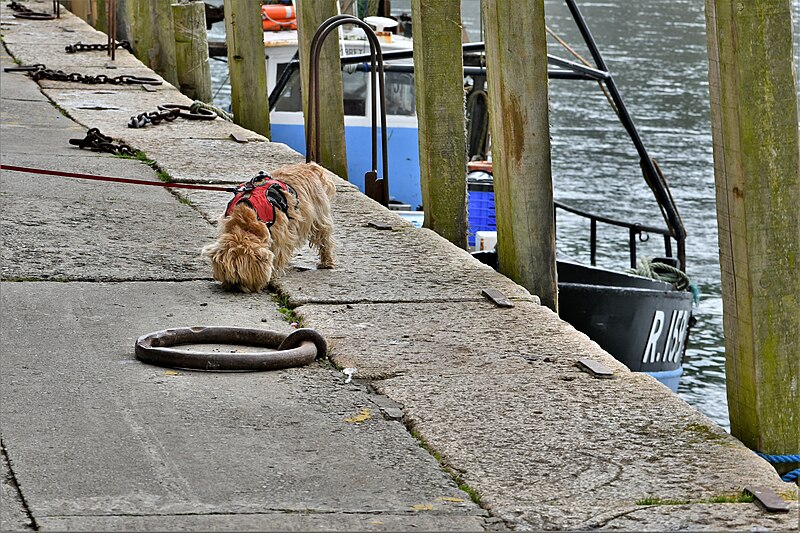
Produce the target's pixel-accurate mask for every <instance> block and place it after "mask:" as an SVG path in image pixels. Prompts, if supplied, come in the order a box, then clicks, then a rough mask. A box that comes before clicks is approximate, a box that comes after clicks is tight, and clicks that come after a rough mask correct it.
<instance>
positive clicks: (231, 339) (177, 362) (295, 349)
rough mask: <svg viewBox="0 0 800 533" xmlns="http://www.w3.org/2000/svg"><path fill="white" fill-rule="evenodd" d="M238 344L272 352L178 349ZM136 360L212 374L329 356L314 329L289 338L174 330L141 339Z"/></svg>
mask: <svg viewBox="0 0 800 533" xmlns="http://www.w3.org/2000/svg"><path fill="white" fill-rule="evenodd" d="M214 343H216V344H239V345H247V346H258V347H264V348H272V349H275V351H269V352H242V353H218V352H216V353H215V352H201V351H196V350H185V349H181V348H176V347H175V346H177V345H180V344H214ZM135 352H136V358H137V359H139V360H140V361H142V362H144V363H149V364H152V365H157V366H165V367H170V368H186V369H193V370H211V371H260V370H278V369H282V368H291V367H297V366H303V365H307V364H309V363H311V362H312V361H314V359H317V358H320V357H324V356H325V355H326V352H327V343H326V342H325V339H324V338H323V337H322V335H320V334H319V333H317V332H316V331H315V330H313V329H308V328H303V329H298V330H295V331H293V332H292V333H291V334H289V335H287V334H285V333H279V332H277V331H271V330H263V329H253V328H235V327H220V326H199V327H193V328H173V329H165V330H161V331H156V332H154V333H150V334H148V335H142V336H141V337H139V339H138V340H137V341H136V350H135Z"/></svg>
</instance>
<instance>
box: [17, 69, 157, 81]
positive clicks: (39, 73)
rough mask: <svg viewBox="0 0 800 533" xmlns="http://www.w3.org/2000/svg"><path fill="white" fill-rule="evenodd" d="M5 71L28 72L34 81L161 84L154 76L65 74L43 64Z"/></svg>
mask: <svg viewBox="0 0 800 533" xmlns="http://www.w3.org/2000/svg"><path fill="white" fill-rule="evenodd" d="M4 70H5V71H6V72H28V73H30V75H31V78H33V79H34V80H35V81H39V80H53V81H72V82H76V83H86V84H89V85H96V84H100V83H110V84H113V85H133V84H140V85H161V84H162V83H163V82H162V81H161V80H157V79H155V78H143V77H139V76H126V75H123V76H116V77H114V78H111V77H109V76H106V75H105V74H99V75H97V76H90V75H88V74H80V73H78V72H72V73H70V74H67V73H66V72H64V71H63V70H53V69H49V68H47V67H46V66H45V65H42V64H36V65H26V66H20V67H7V68H6V69H4Z"/></svg>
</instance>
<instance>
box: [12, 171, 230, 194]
mask: <svg viewBox="0 0 800 533" xmlns="http://www.w3.org/2000/svg"><path fill="white" fill-rule="evenodd" d="M0 170H13V171H14V172H28V173H31V174H44V175H46V176H61V177H64V178H80V179H84V180H94V181H111V182H116V183H132V184H134V185H150V186H153V187H167V188H174V189H200V190H203V191H225V192H236V187H220V186H217V185H195V184H192V183H174V182H169V183H165V182H163V181H145V180H135V179H130V178H113V177H111V176H92V175H90V174H79V173H75V172H60V171H58V170H43V169H40V168H29V167H18V166H13V165H0Z"/></svg>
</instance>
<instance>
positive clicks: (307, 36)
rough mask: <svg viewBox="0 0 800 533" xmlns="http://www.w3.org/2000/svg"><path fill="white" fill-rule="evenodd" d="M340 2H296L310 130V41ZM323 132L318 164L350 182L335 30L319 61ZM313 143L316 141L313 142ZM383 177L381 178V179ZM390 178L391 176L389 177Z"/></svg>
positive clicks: (321, 132) (333, 14) (340, 69)
mask: <svg viewBox="0 0 800 533" xmlns="http://www.w3.org/2000/svg"><path fill="white" fill-rule="evenodd" d="M336 4H337V0H318V1H316V2H298V3H297V32H298V38H297V40H298V44H299V48H300V78H301V84H302V94H303V113H304V115H305V124H306V128H308V127H309V122H308V120H309V116H308V110H307V109H306V108H307V106H308V96H307V95H308V72H309V67H308V66H309V56H310V54H311V40H312V39H313V38H314V33H315V32H316V31H317V28H318V27H319V25H320V24H322V23H323V22H325V21H326V20H327V19H329V18H330V17H332V16H335V15H336V14H337V9H336ZM318 86H319V88H320V109H318V110H317V112H319V113H321V114H320V118H321V120H320V122H321V124H322V126H321V130H322V131H318V132H316V134H317V135H319V139H320V154H318V157H317V159H318V161H317V162H318V163H319V164H320V165H322V166H324V167H325V168H327V169H329V170H331V171H332V172H333V173H334V174H337V175H339V176H340V177H342V178H344V179H347V153H346V143H345V135H344V103H343V96H342V67H341V63H340V56H339V33H338V30H334V31H333V33H331V34H330V35H328V37H327V39H325V43H324V44H323V45H322V52H321V54H320V58H319V83H318ZM312 143H313V139H312ZM379 177H382V176H379ZM390 178H391V177H390Z"/></svg>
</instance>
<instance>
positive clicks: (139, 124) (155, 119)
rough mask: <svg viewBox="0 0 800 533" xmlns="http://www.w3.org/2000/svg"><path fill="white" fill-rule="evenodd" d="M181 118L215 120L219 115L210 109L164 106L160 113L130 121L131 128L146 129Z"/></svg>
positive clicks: (160, 107)
mask: <svg viewBox="0 0 800 533" xmlns="http://www.w3.org/2000/svg"><path fill="white" fill-rule="evenodd" d="M178 117H181V118H185V119H189V120H214V119H216V118H217V114H216V113H214V112H213V111H210V110H208V109H202V108H199V109H196V110H192V108H191V106H188V105H179V104H162V105H160V106H158V111H151V112H149V113H139V114H138V115H136V116H133V117H131V119H130V120H129V121H128V127H129V128H144V127H145V126H148V125H149V124H153V125H154V126H155V125H158V124H159V123H160V122H161V121H167V122H172V121H173V120H175V119H176V118H178Z"/></svg>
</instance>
